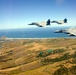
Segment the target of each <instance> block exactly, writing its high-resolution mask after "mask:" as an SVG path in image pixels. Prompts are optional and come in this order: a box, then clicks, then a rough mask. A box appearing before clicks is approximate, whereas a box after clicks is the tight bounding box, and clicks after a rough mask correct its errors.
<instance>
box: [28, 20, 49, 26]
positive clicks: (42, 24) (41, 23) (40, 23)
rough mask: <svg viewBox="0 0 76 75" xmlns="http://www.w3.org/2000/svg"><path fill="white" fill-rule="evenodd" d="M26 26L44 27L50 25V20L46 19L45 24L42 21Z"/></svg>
mask: <svg viewBox="0 0 76 75" xmlns="http://www.w3.org/2000/svg"><path fill="white" fill-rule="evenodd" d="M28 25H36V26H38V27H45V26H47V25H50V19H48V21H47V22H46V21H43V22H32V23H30V24H28Z"/></svg>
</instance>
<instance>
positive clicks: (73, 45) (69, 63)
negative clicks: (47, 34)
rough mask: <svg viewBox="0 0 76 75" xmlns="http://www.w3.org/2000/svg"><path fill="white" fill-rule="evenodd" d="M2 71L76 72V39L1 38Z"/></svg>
mask: <svg viewBox="0 0 76 75" xmlns="http://www.w3.org/2000/svg"><path fill="white" fill-rule="evenodd" d="M0 75H76V39H75V38H53V39H7V40H6V39H5V40H0Z"/></svg>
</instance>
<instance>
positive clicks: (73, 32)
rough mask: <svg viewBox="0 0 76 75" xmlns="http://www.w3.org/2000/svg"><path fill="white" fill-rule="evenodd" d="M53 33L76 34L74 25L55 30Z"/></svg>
mask: <svg viewBox="0 0 76 75" xmlns="http://www.w3.org/2000/svg"><path fill="white" fill-rule="evenodd" d="M55 33H65V34H68V35H69V36H76V27H71V28H69V29H64V30H62V29H61V30H56V31H55Z"/></svg>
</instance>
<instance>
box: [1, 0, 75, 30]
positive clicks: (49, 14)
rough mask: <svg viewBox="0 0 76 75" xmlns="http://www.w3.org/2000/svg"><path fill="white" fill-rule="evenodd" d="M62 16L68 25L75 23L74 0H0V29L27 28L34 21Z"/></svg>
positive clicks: (60, 18)
mask: <svg viewBox="0 0 76 75" xmlns="http://www.w3.org/2000/svg"><path fill="white" fill-rule="evenodd" d="M64 18H67V19H68V25H72V26H75V25H76V0H0V29H10V28H27V27H31V26H29V25H27V24H28V23H31V22H34V21H36V22H40V21H47V19H50V20H63V19H64ZM56 26H57V25H56Z"/></svg>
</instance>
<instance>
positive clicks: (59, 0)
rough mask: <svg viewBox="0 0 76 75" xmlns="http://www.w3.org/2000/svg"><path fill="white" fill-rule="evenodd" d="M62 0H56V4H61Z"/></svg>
mask: <svg viewBox="0 0 76 75" xmlns="http://www.w3.org/2000/svg"><path fill="white" fill-rule="evenodd" d="M63 2H64V0H56V3H57V4H58V5H60V4H62V3H63Z"/></svg>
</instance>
